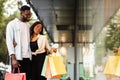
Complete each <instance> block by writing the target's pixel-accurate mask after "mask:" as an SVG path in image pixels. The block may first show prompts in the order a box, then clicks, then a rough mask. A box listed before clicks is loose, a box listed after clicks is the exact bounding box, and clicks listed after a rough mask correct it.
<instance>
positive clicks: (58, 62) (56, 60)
mask: <svg viewBox="0 0 120 80" xmlns="http://www.w3.org/2000/svg"><path fill="white" fill-rule="evenodd" d="M48 61H49V64H50V70H51V74H52V76H59V75H64V74H66V73H67V72H66V68H65V65H64V63H63V60H62V57H61V56H50V57H49V58H48Z"/></svg>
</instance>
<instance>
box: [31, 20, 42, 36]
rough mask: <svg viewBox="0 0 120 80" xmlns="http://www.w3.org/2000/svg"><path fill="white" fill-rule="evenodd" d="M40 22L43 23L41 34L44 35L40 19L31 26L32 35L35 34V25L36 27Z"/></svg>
mask: <svg viewBox="0 0 120 80" xmlns="http://www.w3.org/2000/svg"><path fill="white" fill-rule="evenodd" d="M38 24H41V25H42V30H41V32H40V34H42V35H43V23H42V22H40V21H36V22H35V23H33V24H32V26H31V27H30V36H32V35H33V33H34V27H35V26H36V25H38Z"/></svg>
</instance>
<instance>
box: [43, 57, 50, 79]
mask: <svg viewBox="0 0 120 80" xmlns="http://www.w3.org/2000/svg"><path fill="white" fill-rule="evenodd" d="M48 57H49V56H48V55H47V56H46V57H45V61H44V64H43V67H42V72H41V76H45V77H46V75H45V74H46V67H47V62H48Z"/></svg>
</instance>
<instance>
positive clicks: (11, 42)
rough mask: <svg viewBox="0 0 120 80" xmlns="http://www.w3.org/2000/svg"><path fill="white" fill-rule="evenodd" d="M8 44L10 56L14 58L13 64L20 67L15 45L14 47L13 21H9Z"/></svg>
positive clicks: (7, 29)
mask: <svg viewBox="0 0 120 80" xmlns="http://www.w3.org/2000/svg"><path fill="white" fill-rule="evenodd" d="M6 44H7V48H8V52H9V56H11V59H12V65H13V67H18V66H19V63H18V61H17V60H16V57H15V52H14V51H15V50H14V49H15V47H14V29H13V26H12V24H11V23H8V25H7V28H6Z"/></svg>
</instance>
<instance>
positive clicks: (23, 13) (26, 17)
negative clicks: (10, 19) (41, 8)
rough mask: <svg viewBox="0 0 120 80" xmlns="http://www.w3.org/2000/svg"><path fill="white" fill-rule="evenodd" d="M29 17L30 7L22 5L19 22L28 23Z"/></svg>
mask: <svg viewBox="0 0 120 80" xmlns="http://www.w3.org/2000/svg"><path fill="white" fill-rule="evenodd" d="M30 17H31V11H30V7H29V6H27V5H24V6H22V7H21V8H20V20H21V21H23V22H28V21H29V20H30Z"/></svg>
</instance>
